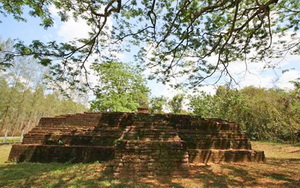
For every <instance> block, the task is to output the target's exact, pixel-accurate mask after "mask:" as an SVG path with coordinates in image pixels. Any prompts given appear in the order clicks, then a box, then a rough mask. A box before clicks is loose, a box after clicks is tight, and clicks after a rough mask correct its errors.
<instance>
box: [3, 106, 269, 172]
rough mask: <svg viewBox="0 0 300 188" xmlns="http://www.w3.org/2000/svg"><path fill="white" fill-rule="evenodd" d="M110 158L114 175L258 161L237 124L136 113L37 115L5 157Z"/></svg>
mask: <svg viewBox="0 0 300 188" xmlns="http://www.w3.org/2000/svg"><path fill="white" fill-rule="evenodd" d="M109 160H113V161H114V174H115V175H116V176H132V175H139V176H140V175H142V176H159V175H172V176H174V175H188V171H189V170H188V169H189V164H190V163H220V162H261V161H265V156H264V152H263V151H254V150H252V148H251V143H250V141H249V139H248V138H247V137H246V136H245V134H244V133H241V131H240V130H239V126H238V125H237V124H235V123H231V122H227V121H223V120H220V119H203V118H200V117H197V116H188V115H174V114H154V115H153V114H148V113H147V112H144V111H143V112H141V113H120V112H118V113H116V112H114V113H109V112H107V113H83V114H74V115H65V116H58V117H52V118H41V120H40V122H39V124H38V126H37V127H35V128H33V129H32V130H31V131H30V132H28V133H27V134H26V135H25V136H24V139H23V142H22V143H21V144H15V145H13V147H12V149H11V152H10V156H9V161H16V162H23V161H28V162H94V161H109Z"/></svg>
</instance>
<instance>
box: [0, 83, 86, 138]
mask: <svg viewBox="0 0 300 188" xmlns="http://www.w3.org/2000/svg"><path fill="white" fill-rule="evenodd" d="M0 99H1V100H0V130H1V135H4V132H5V131H7V130H8V131H9V133H8V134H9V136H15V135H20V134H21V131H22V130H24V131H25V132H27V131H29V130H30V129H32V128H33V127H34V126H36V125H37V123H38V121H39V119H40V118H41V117H43V116H55V115H61V114H67V113H76V112H82V111H85V107H84V106H83V105H81V104H77V103H75V102H74V101H72V100H71V99H66V98H64V97H62V96H61V95H60V94H59V93H58V92H51V93H49V94H46V92H45V89H44V88H43V87H41V86H40V87H37V88H31V87H30V88H27V87H25V85H24V84H22V83H21V82H18V81H17V82H15V84H14V85H13V86H11V85H9V83H8V82H7V81H6V80H5V79H4V78H0Z"/></svg>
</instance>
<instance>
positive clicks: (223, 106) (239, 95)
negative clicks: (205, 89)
mask: <svg viewBox="0 0 300 188" xmlns="http://www.w3.org/2000/svg"><path fill="white" fill-rule="evenodd" d="M189 105H190V109H191V110H193V112H194V113H195V114H196V115H201V116H203V117H216V118H221V119H224V120H228V121H233V122H237V123H239V124H240V125H241V128H242V129H243V130H244V131H245V132H246V134H247V135H248V137H249V138H251V139H255V140H272V141H288V140H293V137H294V132H295V130H297V129H299V125H300V124H299V123H300V122H299V112H300V111H299V109H300V101H299V99H298V98H297V96H296V95H295V92H294V90H292V91H289V92H287V91H284V90H281V89H262V88H255V87H246V88H243V89H241V90H234V89H229V88H226V87H223V86H220V87H219V88H218V89H217V93H216V94H215V95H213V96H210V95H207V94H205V93H202V94H201V95H200V96H197V95H196V96H193V97H191V100H190V104H189Z"/></svg>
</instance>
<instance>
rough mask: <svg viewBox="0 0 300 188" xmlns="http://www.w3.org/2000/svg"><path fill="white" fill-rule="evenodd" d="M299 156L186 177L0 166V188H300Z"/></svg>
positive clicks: (200, 169) (99, 167)
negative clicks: (119, 176) (119, 175)
mask: <svg viewBox="0 0 300 188" xmlns="http://www.w3.org/2000/svg"><path fill="white" fill-rule="evenodd" d="M299 169H300V159H275V158H273V159H268V161H267V162H266V163H240V164H234V163H233V164H214V165H206V166H205V165H202V166H191V169H190V171H191V174H190V175H189V176H188V177H152V178H148V177H130V178H122V179H120V178H115V177H114V176H113V168H112V165H110V164H108V163H103V164H101V163H93V164H68V163H65V164H62V163H48V164H42V163H19V164H6V165H0V187H116V188H118V187H177V188H180V187H224V188H226V187H300V172H299Z"/></svg>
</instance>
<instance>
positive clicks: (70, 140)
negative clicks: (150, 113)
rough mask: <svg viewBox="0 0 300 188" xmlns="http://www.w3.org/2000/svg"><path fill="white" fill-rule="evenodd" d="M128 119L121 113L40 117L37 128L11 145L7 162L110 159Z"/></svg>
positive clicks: (126, 115)
mask: <svg viewBox="0 0 300 188" xmlns="http://www.w3.org/2000/svg"><path fill="white" fill-rule="evenodd" d="M130 118H131V116H129V114H125V113H102V114H100V113H84V114H75V115H66V116H59V117H54V118H42V119H41V120H40V122H39V125H38V126H37V127H35V128H33V129H32V130H31V131H30V132H29V133H28V134H26V135H25V136H24V139H23V142H22V144H15V145H13V147H12V149H11V152H10V155H9V159H8V160H9V161H16V162H23V161H28V162H29V161H30V162H94V161H108V160H112V159H113V158H114V151H115V148H114V144H115V140H117V139H118V138H120V136H121V135H122V132H123V130H124V128H125V127H126V126H127V124H128V123H129V124H131V120H130Z"/></svg>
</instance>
